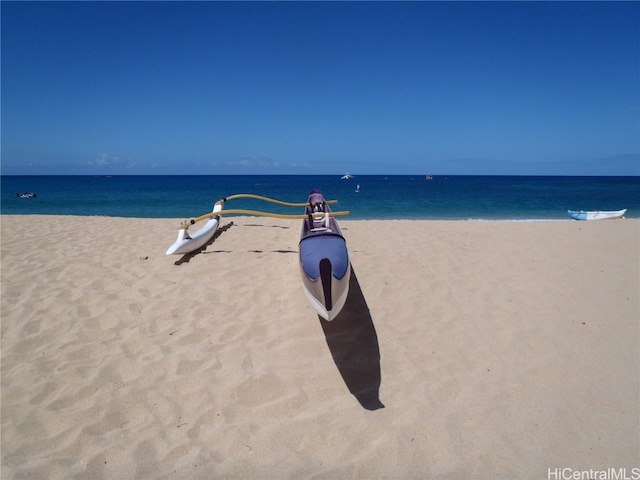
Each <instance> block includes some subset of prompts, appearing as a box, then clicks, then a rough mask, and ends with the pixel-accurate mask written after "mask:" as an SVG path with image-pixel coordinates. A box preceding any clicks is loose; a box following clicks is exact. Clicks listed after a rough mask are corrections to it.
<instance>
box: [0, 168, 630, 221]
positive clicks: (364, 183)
mask: <svg viewBox="0 0 640 480" xmlns="http://www.w3.org/2000/svg"><path fill="white" fill-rule="evenodd" d="M1 181H2V184H1V185H2V196H1V212H2V214H18V215H22V214H46V215H99V216H118V217H139V218H190V217H196V216H199V215H202V214H204V213H207V212H209V211H210V210H211V209H212V208H213V204H214V203H215V201H216V200H217V199H219V198H221V197H225V196H229V195H232V194H235V193H255V194H258V195H264V196H268V197H274V198H278V199H281V200H286V201H292V202H293V201H295V202H300V201H306V199H307V195H308V192H309V190H310V189H311V188H314V187H315V188H320V189H321V190H322V191H323V193H324V195H325V197H326V198H327V199H329V198H335V199H338V200H339V204H338V205H336V206H334V208H333V209H334V210H349V211H351V215H350V216H349V217H346V218H347V219H353V220H362V219H374V218H381V219H448V220H565V219H568V218H569V217H568V216H567V210H569V209H572V210H619V209H622V208H627V209H628V212H627V217H631V218H640V177H529V176H527V177H520V176H448V177H445V176H435V177H434V178H433V179H432V180H427V179H426V177H424V176H405V175H388V176H380V175H363V176H356V177H354V178H352V179H349V180H343V179H341V178H340V176H339V175H331V176H329V175H323V176H316V175H314V176H305V175H260V176H251V175H227V176H206V175H201V176H2V177H1ZM358 185H359V186H360V189H359V192H356V189H357V186H358ZM27 190H28V191H31V192H34V193H36V194H37V197H36V198H33V199H23V198H16V193H23V192H25V191H27ZM227 208H245V209H260V210H268V211H274V212H280V213H299V212H297V211H296V209H295V208H287V207H278V206H276V205H273V204H270V203H264V202H259V201H256V200H244V199H242V200H234V201H233V204H231V202H230V203H229V204H228V205H227Z"/></svg>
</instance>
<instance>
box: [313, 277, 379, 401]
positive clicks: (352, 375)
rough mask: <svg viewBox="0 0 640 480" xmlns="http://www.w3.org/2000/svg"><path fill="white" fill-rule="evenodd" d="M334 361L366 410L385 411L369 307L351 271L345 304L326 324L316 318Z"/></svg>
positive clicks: (374, 332) (375, 337)
mask: <svg viewBox="0 0 640 480" xmlns="http://www.w3.org/2000/svg"><path fill="white" fill-rule="evenodd" d="M318 319H319V320H320V324H321V325H322V330H323V331H324V336H325V338H326V340H327V345H328V346H329V351H330V352H331V356H332V357H333V361H334V362H335V364H336V367H338V371H339V372H340V375H342V378H343V380H344V383H345V384H346V385H347V388H348V389H349V391H350V392H351V394H352V395H353V396H354V397H356V399H357V400H358V402H360V405H362V406H363V407H364V408H366V409H367V410H377V409H379V408H384V404H383V403H382V402H381V401H380V383H381V379H382V377H381V374H380V348H379V346H378V336H377V335H376V329H375V327H374V326H373V319H372V318H371V314H370V313H369V307H368V306H367V302H366V300H365V298H364V295H363V293H362V289H361V288H360V284H359V283H358V279H357V277H356V274H355V272H354V270H353V267H351V278H350V280H349V294H348V296H347V301H346V303H345V305H344V307H343V309H342V311H341V312H340V313H339V314H338V316H337V317H336V318H334V319H333V320H332V321H330V322H328V321H326V320H324V319H323V318H322V317H320V316H319V315H318Z"/></svg>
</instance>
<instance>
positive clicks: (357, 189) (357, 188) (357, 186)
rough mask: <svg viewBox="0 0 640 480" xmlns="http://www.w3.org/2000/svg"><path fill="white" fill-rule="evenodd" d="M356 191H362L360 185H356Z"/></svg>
mask: <svg viewBox="0 0 640 480" xmlns="http://www.w3.org/2000/svg"><path fill="white" fill-rule="evenodd" d="M356 193H360V185H359V184H358V185H356Z"/></svg>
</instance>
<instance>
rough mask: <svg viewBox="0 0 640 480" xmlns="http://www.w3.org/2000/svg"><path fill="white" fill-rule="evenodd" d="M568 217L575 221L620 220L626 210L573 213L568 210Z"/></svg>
mask: <svg viewBox="0 0 640 480" xmlns="http://www.w3.org/2000/svg"><path fill="white" fill-rule="evenodd" d="M568 213H569V216H570V217H571V218H573V219H575V220H606V219H610V218H622V217H623V216H624V214H625V213H627V209H626V208H625V209H624V210H611V211H603V210H593V211H586V212H585V211H583V210H580V211H575V210H568Z"/></svg>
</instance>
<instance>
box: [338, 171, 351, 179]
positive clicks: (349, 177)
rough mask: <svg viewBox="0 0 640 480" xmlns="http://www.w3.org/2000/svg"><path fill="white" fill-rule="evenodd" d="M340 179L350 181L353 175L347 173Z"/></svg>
mask: <svg viewBox="0 0 640 480" xmlns="http://www.w3.org/2000/svg"><path fill="white" fill-rule="evenodd" d="M340 178H342V180H350V179H352V178H353V175H351V174H350V173H349V172H347V173H345V174H344V175H343V176H342V177H340Z"/></svg>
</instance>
